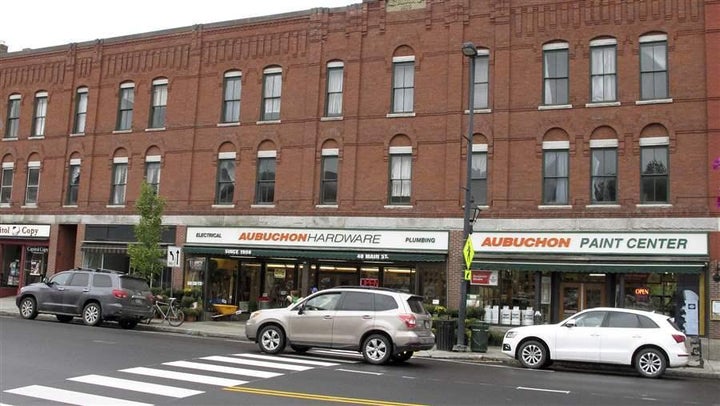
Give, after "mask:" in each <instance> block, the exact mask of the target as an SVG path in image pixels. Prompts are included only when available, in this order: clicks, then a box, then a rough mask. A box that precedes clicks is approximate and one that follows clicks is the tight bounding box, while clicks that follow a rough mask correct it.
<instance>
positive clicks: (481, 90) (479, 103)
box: [473, 49, 490, 109]
mask: <svg viewBox="0 0 720 406" xmlns="http://www.w3.org/2000/svg"><path fill="white" fill-rule="evenodd" d="M474 82H475V83H474V86H475V89H474V93H473V95H474V96H475V97H474V98H473V107H474V108H475V109H487V108H488V107H490V51H488V50H487V49H478V50H477V56H476V57H475V81H474Z"/></svg>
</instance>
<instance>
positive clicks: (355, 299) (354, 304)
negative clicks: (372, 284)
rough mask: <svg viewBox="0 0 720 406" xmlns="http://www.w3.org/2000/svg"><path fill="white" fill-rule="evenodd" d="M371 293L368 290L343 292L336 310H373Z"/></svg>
mask: <svg viewBox="0 0 720 406" xmlns="http://www.w3.org/2000/svg"><path fill="white" fill-rule="evenodd" d="M374 309H375V307H374V306H373V294H372V293H370V292H345V293H343V297H342V304H341V305H340V307H339V308H338V310H348V311H349V310H355V311H373V310H374Z"/></svg>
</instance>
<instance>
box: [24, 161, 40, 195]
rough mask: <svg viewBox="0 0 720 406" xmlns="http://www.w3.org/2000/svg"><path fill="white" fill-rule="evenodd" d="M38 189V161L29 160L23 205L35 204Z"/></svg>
mask: <svg viewBox="0 0 720 406" xmlns="http://www.w3.org/2000/svg"><path fill="white" fill-rule="evenodd" d="M39 191H40V161H29V162H28V166H27V185H26V188H25V205H35V204H37V202H38V193H39Z"/></svg>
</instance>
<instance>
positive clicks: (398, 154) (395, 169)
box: [388, 147, 412, 205]
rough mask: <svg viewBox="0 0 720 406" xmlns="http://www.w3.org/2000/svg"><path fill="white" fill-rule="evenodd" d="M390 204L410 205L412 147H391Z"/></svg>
mask: <svg viewBox="0 0 720 406" xmlns="http://www.w3.org/2000/svg"><path fill="white" fill-rule="evenodd" d="M389 183H390V191H389V194H390V199H388V200H389V204H403V205H405V204H410V196H411V192H412V147H390V182H389Z"/></svg>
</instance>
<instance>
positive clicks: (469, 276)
mask: <svg viewBox="0 0 720 406" xmlns="http://www.w3.org/2000/svg"><path fill="white" fill-rule="evenodd" d="M463 279H465V280H466V281H469V280H471V279H472V271H471V270H469V269H466V270H465V274H464V275H463Z"/></svg>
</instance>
